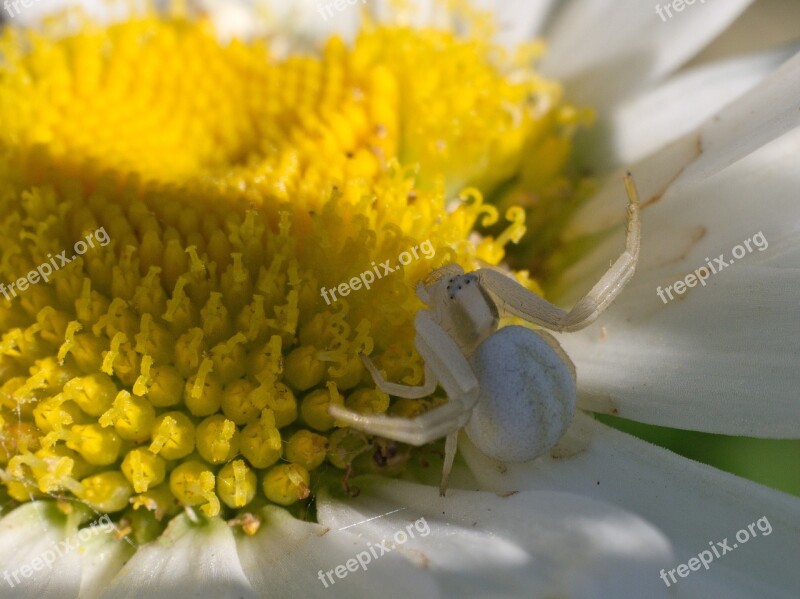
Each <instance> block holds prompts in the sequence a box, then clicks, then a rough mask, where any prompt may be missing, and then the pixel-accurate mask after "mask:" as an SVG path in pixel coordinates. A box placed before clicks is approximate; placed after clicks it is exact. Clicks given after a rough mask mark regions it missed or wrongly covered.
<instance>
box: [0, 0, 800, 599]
mask: <svg viewBox="0 0 800 599" xmlns="http://www.w3.org/2000/svg"><path fill="white" fill-rule="evenodd" d="M45 4H46V3H44V2H42V3H38V4H37V3H35V2H33V0H27V1H26V2H24V3H23V2H21V1H20V2H19V3H15V2H11V3H6V5H4V10H5V11H6V13H7V14H6V21H7V23H6V25H5V26H4V27H3V29H2V36H1V37H0V122H2V123H3V127H2V128H0V206H2V210H1V211H0V215H1V216H0V233H2V234H1V235H0V283H2V286H0V293H2V294H3V295H4V297H3V298H2V299H0V334H1V335H2V336H0V468H1V469H0V505H2V506H3V507H2V512H0V516H1V517H0V564H2V565H1V566H0V568H2V569H3V571H2V572H0V576H1V577H2V580H1V581H0V597H184V596H185V597H291V596H302V597H312V596H319V597H331V596H348V597H349V596H359V597H360V596H364V597H366V596H381V597H395V596H397V597H408V596H412V597H426V598H427V597H455V596H458V597H461V596H463V597H473V596H474V597H541V598H543V599H546V598H554V597H587V598H588V597H593V598H596V597H603V598H606V597H608V598H628V597H630V598H638V597H676V596H681V597H698V598H712V599H715V598H717V597H793V596H795V594H796V590H797V589H798V588H800V577H799V576H798V573H797V571H796V569H794V568H791V567H789V566H788V565H787V562H788V561H789V560H790V559H791V558H792V557H793V556H796V555H797V554H798V552H799V551H800V534H798V533H800V530H799V526H800V525H798V522H800V502H799V501H798V499H797V498H794V497H791V496H789V495H785V494H782V493H780V492H778V491H774V490H771V489H769V488H766V487H763V486H760V485H758V484H756V483H753V482H749V481H746V480H743V479H740V478H737V477H736V476H733V475H730V474H726V473H723V472H721V471H719V470H716V469H714V468H712V467H710V466H705V465H702V464H699V463H696V462H692V461H690V460H687V459H684V458H681V457H679V456H677V455H676V454H673V453H671V452H669V451H667V450H665V449H661V448H658V447H655V446H653V445H650V444H648V443H646V442H644V441H641V440H639V439H636V438H634V437H631V436H629V435H627V434H624V433H622V432H619V431H617V430H615V429H612V428H610V427H609V426H606V425H604V424H601V423H600V422H599V421H597V420H595V419H594V418H593V414H612V415H616V416H621V417H624V418H628V419H631V420H636V421H639V422H644V423H649V424H658V425H664V426H670V427H673V428H678V429H686V430H699V431H707V432H713V433H723V434H728V435H741V436H745V435H746V436H752V437H764V438H800V405H798V400H797V397H796V393H795V389H796V386H797V382H798V375H797V372H798V370H797V367H796V362H797V358H798V351H797V348H796V344H795V339H796V337H797V335H796V334H795V333H798V332H800V331H798V330H797V324H796V322H797V320H796V318H795V317H794V314H793V308H794V306H795V302H794V297H793V291H794V289H796V287H797V285H796V284H793V283H794V279H795V278H796V277H797V264H798V252H797V250H796V245H797V242H798V240H800V236H799V233H798V225H797V221H795V220H794V218H792V217H793V216H794V215H795V214H796V212H797V208H796V206H797V201H796V198H797V192H798V190H800V180H798V177H797V174H796V168H793V167H794V166H796V156H797V151H798V145H800V134H798V129H797V126H798V125H799V124H800V105H799V104H798V100H797V98H798V97H800V54H796V50H797V47H796V46H791V45H789V46H779V47H776V48H772V49H769V50H766V51H762V52H760V53H758V54H755V55H750V56H744V57H737V58H729V59H726V60H721V61H718V62H711V63H705V64H701V65H699V66H695V67H691V68H687V69H683V70H679V69H680V68H681V67H682V66H683V65H685V64H686V63H687V62H688V61H690V59H692V58H693V57H694V56H695V55H697V54H698V53H699V52H700V51H701V50H702V49H703V48H704V47H705V46H706V45H707V44H708V43H709V42H710V41H711V40H712V39H714V38H715V37H716V36H718V35H720V34H721V33H723V32H724V31H725V29H726V28H727V27H728V26H729V25H731V23H733V22H734V21H735V19H736V18H737V17H738V16H739V15H740V14H741V13H742V12H743V11H744V10H745V9H746V8H747V7H748V5H750V4H751V2H748V1H747V0H731V1H729V2H726V3H704V2H702V1H701V2H699V3H693V4H690V3H688V2H680V0H675V1H674V2H671V3H669V4H667V3H664V6H662V5H656V6H651V5H650V4H642V3H641V2H638V3H634V2H632V1H631V2H627V1H626V2H611V1H610V0H582V1H576V2H570V3H555V2H547V1H542V2H535V3H534V2H522V1H518V2H517V1H514V2H504V3H500V2H488V1H483V2H480V3H478V4H479V5H477V6H473V5H471V4H469V3H466V2H447V3H444V2H433V3H427V2H389V3H384V2H379V1H378V0H374V1H372V0H368V1H367V2H350V1H349V0H337V1H336V2H333V1H331V2H326V1H325V0H320V2H297V3H291V5H289V4H288V3H272V2H254V3H251V2H232V3H221V2H220V3H216V2H208V1H202V2H201V1H198V2H189V3H188V4H187V3H184V2H172V3H169V5H168V6H162V7H159V8H158V9H157V8H156V7H153V6H149V5H148V6H145V4H147V3H144V2H142V3H136V2H133V3H128V4H127V6H126V7H121V6H119V5H115V6H112V5H109V4H107V3H99V4H98V3H87V5H91V6H90V8H89V13H90V15H87V14H85V13H84V12H83V11H81V10H76V9H71V10H70V11H69V12H68V13H65V14H61V15H59V16H55V17H51V16H41V15H42V14H45V15H47V14H48V13H49V12H50V11H51V10H52V9H53V6H45ZM62 4H65V5H66V4H71V3H62ZM678 5H679V6H680V8H678ZM487 10H488V12H486V11H487ZM626 170H630V171H631V172H632V173H633V174H634V176H635V178H636V182H637V184H638V187H639V191H640V195H641V197H642V202H641V206H642V221H643V236H642V247H641V256H640V260H639V264H638V267H637V274H636V276H635V277H634V279H633V280H632V281H631V282H630V283H629V284H628V286H627V287H626V289H625V291H624V292H623V294H622V295H621V296H620V297H619V298H618V300H617V301H616V302H615V303H614V305H613V306H612V307H611V308H610V309H609V310H608V311H607V312H605V313H604V314H603V315H602V316H601V318H600V319H599V321H598V323H597V324H595V325H594V326H592V327H590V328H588V329H586V330H584V331H583V332H580V333H574V334H570V335H562V336H560V338H559V341H560V342H561V343H562V344H563V346H564V348H565V350H566V351H567V353H568V354H569V356H570V357H571V359H572V360H573V361H574V363H575V365H576V369H577V384H578V410H577V413H576V415H575V418H574V421H573V424H572V426H571V428H570V430H569V431H568V432H567V434H566V436H565V438H564V439H563V440H562V442H561V443H559V445H558V446H556V448H554V449H553V451H551V452H550V454H549V455H546V456H542V457H540V458H538V459H536V460H533V461H530V462H524V463H515V464H508V463H499V462H496V461H493V460H491V459H490V458H488V457H487V456H485V455H483V454H481V452H480V451H478V450H477V449H476V448H475V447H474V446H473V445H472V444H471V443H470V442H469V439H467V438H466V437H465V436H464V435H462V438H461V439H460V441H459V460H458V461H457V464H456V467H455V469H454V471H453V475H452V477H451V480H450V487H449V491H448V494H447V496H446V497H440V496H439V493H438V487H437V483H438V476H439V473H440V472H441V464H442V457H441V443H438V444H433V445H431V446H425V447H421V448H412V447H409V446H406V445H404V444H401V443H397V442H394V441H391V440H388V439H382V438H373V437H370V436H368V435H366V434H363V433H361V432H359V431H357V430H355V429H352V428H348V427H346V426H343V424H342V423H340V422H337V421H336V420H334V419H333V418H332V417H331V416H330V415H329V412H328V409H329V407H330V406H332V405H334V406H346V407H347V408H349V409H351V410H355V411H358V412H360V413H363V414H388V415H392V416H405V417H413V416H415V415H418V414H421V413H423V412H425V411H427V410H429V409H431V408H433V407H435V406H438V405H441V404H442V403H444V402H446V401H447V397H446V396H444V395H443V393H442V392H441V391H438V392H436V393H435V394H434V395H433V396H431V397H427V398H424V399H420V400H410V399H400V398H392V397H389V396H388V395H386V394H384V393H382V392H380V391H379V390H377V389H376V388H375V385H374V383H373V382H372V379H371V377H370V375H369V373H368V372H367V371H366V369H365V368H364V366H363V364H362V362H361V360H360V359H359V354H362V353H363V354H367V355H370V356H371V357H372V358H373V360H375V362H376V363H377V364H378V366H379V368H380V369H381V370H382V371H383V373H384V375H385V376H386V378H387V379H388V380H391V381H398V382H402V383H403V384H407V385H419V384H420V383H421V381H422V380H423V375H424V364H423V363H422V361H421V359H420V357H419V356H418V355H417V354H416V352H415V351H414V349H413V339H414V316H415V314H416V313H417V312H418V311H419V310H420V309H421V308H422V307H423V306H422V304H421V302H420V301H419V300H418V299H417V298H416V297H415V295H414V286H415V284H416V283H417V282H418V281H420V280H424V279H425V277H427V276H428V275H429V274H430V273H431V272H432V271H434V270H435V269H436V268H438V267H440V266H442V265H446V264H458V265H460V266H462V267H463V268H464V269H465V270H466V271H469V270H475V269H477V268H480V267H496V268H499V269H502V270H503V271H505V273H506V274H507V275H508V276H510V277H514V278H515V279H516V280H517V281H518V282H519V283H520V284H521V285H523V286H525V287H527V288H528V289H529V290H531V291H532V292H535V293H538V294H540V295H544V296H546V297H547V298H548V299H550V300H551V301H553V302H555V303H557V304H558V305H563V306H570V305H572V303H573V302H574V301H575V299H577V298H578V297H580V296H581V295H583V294H584V293H585V292H586V289H587V288H588V287H589V286H590V285H591V283H592V282H594V281H596V280H597V279H598V277H599V275H600V274H601V273H602V272H604V270H605V269H606V268H607V267H608V264H609V261H610V260H612V259H613V258H614V257H615V256H616V255H617V254H618V253H619V251H620V245H621V238H622V230H623V224H624V215H625V211H624V209H623V206H624V204H623V203H622V201H621V190H622V185H621V182H622V176H623V174H624V173H625V171H626ZM745 240H746V241H747V243H745ZM740 244H742V245H740ZM736 248H742V249H741V252H743V253H741V256H740V255H739V254H740V252H739V250H737V249H736ZM731 255H732V256H733V258H731ZM717 256H719V258H720V259H721V260H722V263H723V264H724V266H723V265H722V264H721V263H720V262H719V261H718V260H717ZM745 256H746V257H745ZM734 262H735V264H734ZM712 266H713V268H712ZM701 268H703V269H705V271H701V270H700V269H701ZM367 273H369V276H367ZM692 273H694V274H693V276H694V283H693V284H689V283H690V281H691V279H690V278H689V275H692ZM701 273H704V275H703V276H701ZM705 273H707V274H705ZM712 275H713V276H712ZM701 280H702V284H699V283H700V282H701ZM678 283H682V286H681V285H679V284H678ZM667 289H668V290H669V293H667V291H666V290H667ZM662 292H663V293H662ZM662 295H663V296H664V297H662ZM664 298H667V299H664ZM509 322H510V321H509Z"/></svg>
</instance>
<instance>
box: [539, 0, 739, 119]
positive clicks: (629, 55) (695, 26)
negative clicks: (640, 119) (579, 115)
mask: <svg viewBox="0 0 800 599" xmlns="http://www.w3.org/2000/svg"><path fill="white" fill-rule="evenodd" d="M751 2H752V0H727V1H726V2H710V3H707V4H700V3H699V2H698V3H695V4H694V5H692V6H687V5H684V6H685V10H684V11H683V12H681V13H674V12H673V16H672V18H671V19H667V20H666V21H664V20H662V18H660V17H659V16H658V14H657V13H656V7H657V3H656V4H654V3H650V2H641V1H640V0H585V1H582V2H572V3H570V4H569V5H567V7H566V8H565V9H564V10H563V12H562V13H561V14H560V15H559V17H558V18H557V19H556V22H555V23H554V26H553V28H552V29H551V30H550V31H548V36H549V38H550V39H551V40H552V41H551V50H550V53H549V54H548V55H547V56H546V57H545V58H544V60H543V62H542V70H543V71H544V72H545V73H546V74H548V75H551V76H555V77H556V78H558V79H561V80H562V81H564V83H565V85H566V89H567V90H568V92H569V94H570V97H571V98H573V99H575V100H577V101H578V102H588V103H591V104H592V105H593V106H595V107H599V108H606V107H608V106H609V105H610V104H612V103H613V102H615V101H618V100H619V99H621V98H623V97H625V96H629V95H630V94H631V93H632V92H633V91H635V90H637V89H642V88H643V87H644V86H645V85H646V84H648V83H652V82H654V81H657V80H658V79H660V78H662V77H664V76H665V75H666V74H668V73H669V72H670V71H672V70H674V69H675V68H676V67H678V66H680V65H681V64H683V63H684V62H686V61H687V60H688V59H689V58H691V57H692V56H693V55H694V54H696V53H697V52H698V51H699V50H700V49H701V48H703V47H704V46H705V45H706V44H707V43H708V42H709V41H711V40H712V39H714V37H716V36H717V35H718V34H719V33H720V32H722V31H724V30H725V28H726V27H727V26H728V25H729V24H730V23H731V22H733V21H734V20H735V19H736V17H737V16H738V15H739V14H740V13H741V12H742V11H743V10H744V9H745V8H746V7H747V6H748V5H749V4H750V3H751ZM665 4H670V3H665Z"/></svg>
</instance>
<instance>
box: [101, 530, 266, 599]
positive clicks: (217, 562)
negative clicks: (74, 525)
mask: <svg viewBox="0 0 800 599" xmlns="http://www.w3.org/2000/svg"><path fill="white" fill-rule="evenodd" d="M101 596H102V597H104V598H107V599H111V598H114V599H116V598H118V597H129V598H130V599H139V598H141V597H147V598H148V599H157V598H163V599H178V598H180V597H215V598H230V599H250V598H252V599H255V598H256V597H258V595H257V594H256V593H255V591H253V589H252V588H251V587H250V583H249V582H248V581H247V577H246V576H245V575H244V572H243V571H242V567H241V565H240V563H239V558H238V556H237V555H236V543H235V542H234V539H233V532H232V531H231V529H230V527H229V526H228V525H227V524H226V523H225V522H223V521H222V520H221V519H219V518H210V519H209V520H208V521H207V522H206V523H205V524H202V525H193V524H191V523H190V522H189V520H188V518H187V517H186V516H185V515H181V516H177V517H175V518H174V519H173V520H172V521H171V522H170V523H169V525H168V526H167V530H166V531H164V534H163V535H162V536H161V537H159V538H158V539H157V540H155V541H153V542H151V543H148V544H147V545H144V546H142V547H139V549H138V550H137V551H136V553H135V554H134V556H133V557H132V558H131V560H130V561H129V562H128V563H127V564H125V566H124V567H123V569H122V571H121V572H120V573H119V574H118V575H117V576H116V577H115V578H114V580H113V581H112V582H111V585H110V587H109V588H107V589H105V590H104V592H103V594H102V595H101Z"/></svg>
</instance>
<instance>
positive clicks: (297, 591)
mask: <svg viewBox="0 0 800 599" xmlns="http://www.w3.org/2000/svg"><path fill="white" fill-rule="evenodd" d="M260 516H261V517H263V519H264V523H263V524H262V526H261V528H260V529H259V531H258V532H257V533H256V534H255V535H254V536H252V537H247V536H243V537H240V538H239V539H238V540H237V546H238V550H239V555H240V558H241V561H242V567H243V568H244V571H245V572H246V574H247V576H248V577H249V579H250V582H251V584H252V586H253V588H254V589H257V590H259V591H261V596H262V597H265V598H266V597H303V598H311V597H320V598H322V597H327V598H330V597H348V598H349V597H365V598H366V597H386V598H387V599H392V598H394V597H397V598H398V599H401V598H406V597H426V598H427V597H430V598H431V599H433V598H435V597H438V596H439V594H438V592H437V590H436V585H435V584H434V583H433V581H432V579H431V577H430V576H429V575H428V574H427V573H426V572H425V571H424V570H422V569H420V568H419V567H418V566H416V565H414V564H412V563H411V562H409V561H408V560H405V559H403V558H402V557H400V556H399V555H389V556H387V557H385V558H384V559H381V560H376V561H375V562H374V563H367V562H366V559H365V558H364V557H363V555H362V561H364V562H365V563H366V571H364V570H362V569H361V568H360V566H358V568H357V569H356V568H355V566H356V565H357V562H356V556H357V555H358V554H360V553H361V554H363V553H366V554H367V555H369V547H368V545H367V542H366V541H365V540H364V539H361V538H360V537H358V536H356V535H355V534H351V533H350V532H347V531H337V530H330V529H328V528H326V527H324V526H320V525H319V524H313V523H310V522H301V521H300V520H297V519H295V518H294V517H293V516H291V515H290V514H289V513H288V512H286V511H285V510H282V509H280V508H277V507H266V508H264V509H263V510H262V511H261V512H260ZM348 560H351V561H350V566H351V570H347V568H346V566H345V564H346V562H347V561H348ZM337 566H342V567H343V568H344V570H345V573H344V576H343V577H341V578H340V577H338V576H337V575H336V572H335V570H336V568H337ZM328 572H331V575H330V577H328V576H327V574H326V573H328ZM339 573H340V574H342V569H341V568H340V569H339Z"/></svg>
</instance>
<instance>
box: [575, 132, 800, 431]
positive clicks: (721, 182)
mask: <svg viewBox="0 0 800 599" xmlns="http://www.w3.org/2000/svg"><path fill="white" fill-rule="evenodd" d="M798 153H800V129H798V130H796V131H794V132H792V133H790V134H788V135H785V136H783V137H782V138H780V139H779V140H776V141H775V142H773V143H772V144H770V145H768V146H766V147H764V148H762V149H761V150H759V151H758V152H756V153H755V154H752V155H751V156H749V157H748V158H746V159H745V160H742V161H741V162H739V163H737V164H736V165H735V166H733V167H731V168H730V169H727V170H726V171H724V172H722V173H720V174H719V175H718V176H716V177H714V178H712V179H710V180H709V181H707V182H705V183H704V184H703V185H698V186H695V187H693V188H691V189H685V190H684V191H679V192H677V193H670V194H668V195H667V196H665V197H664V198H663V199H662V200H661V201H660V202H657V203H655V204H653V205H652V206H650V208H649V209H647V210H645V212H644V215H643V225H642V227H643V234H642V244H643V245H642V253H641V259H640V265H639V266H638V268H637V274H636V276H635V277H634V278H633V280H632V281H631V283H630V284H629V286H628V288H626V289H625V290H624V291H623V293H622V294H621V295H620V297H619V298H617V300H616V301H615V303H614V304H613V305H612V306H611V308H609V310H608V311H607V312H606V313H605V314H603V315H602V316H601V317H600V319H599V322H598V324H595V325H594V326H592V327H589V328H588V329H586V330H584V331H582V332H580V333H575V334H569V335H562V336H560V337H559V338H560V340H561V342H562V344H563V346H564V348H565V349H566V351H567V353H568V354H569V355H570V357H571V358H572V359H573V361H574V362H575V364H576V367H577V372H578V388H579V393H580V400H581V402H580V405H582V406H583V407H585V408H588V409H593V410H596V411H603V412H611V413H616V414H618V415H620V416H622V417H625V418H629V419H633V420H639V421H643V422H649V423H653V424H660V425H664V426H672V427H677V428H683V429H692V430H703V431H708V432H715V433H725V434H732V435H750V436H759V437H778V438H781V437H783V438H796V437H798V436H800V397H798V394H797V388H798V386H800V369H798V363H800V350H798V345H797V339H798V338H800V320H798V318H797V289H800V231H798V226H797V223H798V220H800V203H798V200H797V198H798V194H800V174H799V173H798V171H797V155H798ZM759 232H760V233H762V234H763V241H762V239H761V236H759V235H758V234H759ZM754 236H756V239H755V240H753V237H754ZM615 237H616V238H615V239H611V238H609V240H608V242H607V243H605V244H603V245H601V246H600V247H598V248H597V250H596V251H595V252H593V254H592V255H591V256H588V257H587V258H586V259H585V260H584V261H583V263H582V264H580V265H579V266H578V267H576V268H575V269H573V270H572V271H571V272H570V274H569V282H570V283H571V286H572V287H573V289H574V291H575V292H576V293H583V292H585V290H586V289H587V288H588V287H590V286H591V284H592V282H593V281H594V280H596V278H597V277H598V273H599V271H602V270H603V269H604V268H606V267H607V265H608V258H609V256H610V255H611V254H612V253H613V252H615V251H619V246H620V245H621V242H622V233H621V232H619V234H618V235H617V236H615ZM745 240H747V242H748V243H749V244H750V247H751V249H752V251H751V252H748V251H747V249H746V244H745V243H744V242H745ZM736 246H741V248H740V249H736V250H735V251H736V252H739V253H740V255H741V252H744V255H743V257H742V258H741V259H738V260H737V259H735V258H733V256H732V253H733V251H734V248H735V247H736ZM719 256H721V257H722V258H721V259H722V261H723V262H725V263H728V262H729V261H730V260H731V259H732V258H733V259H734V260H735V262H734V264H732V265H730V266H727V267H725V268H724V270H721V271H720V272H718V273H717V274H715V275H711V276H710V277H708V278H707V280H706V285H705V286H702V285H699V284H696V285H695V287H693V288H689V289H687V291H686V292H685V293H684V294H682V295H678V294H677V293H675V292H674V291H670V293H672V295H673V297H675V299H674V300H672V301H669V295H668V294H667V293H666V292H665V291H662V292H661V295H662V296H664V299H666V300H667V301H668V303H666V304H665V303H664V301H663V300H662V299H660V298H659V295H657V293H658V292H657V290H658V288H659V287H660V288H662V289H664V288H666V287H667V286H669V285H672V284H673V283H674V282H675V281H678V280H682V279H684V277H685V276H686V275H687V274H689V273H692V272H693V271H695V270H697V269H699V268H701V267H704V266H705V267H706V268H707V266H706V265H707V263H708V262H707V260H706V259H707V258H710V259H711V263H712V264H717V257H719ZM716 268H719V266H718V265H717V266H716ZM701 274H705V273H703V271H701ZM563 303H564V304H565V305H570V302H569V301H567V300H565V301H564V302H563ZM601 333H602V335H601Z"/></svg>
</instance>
